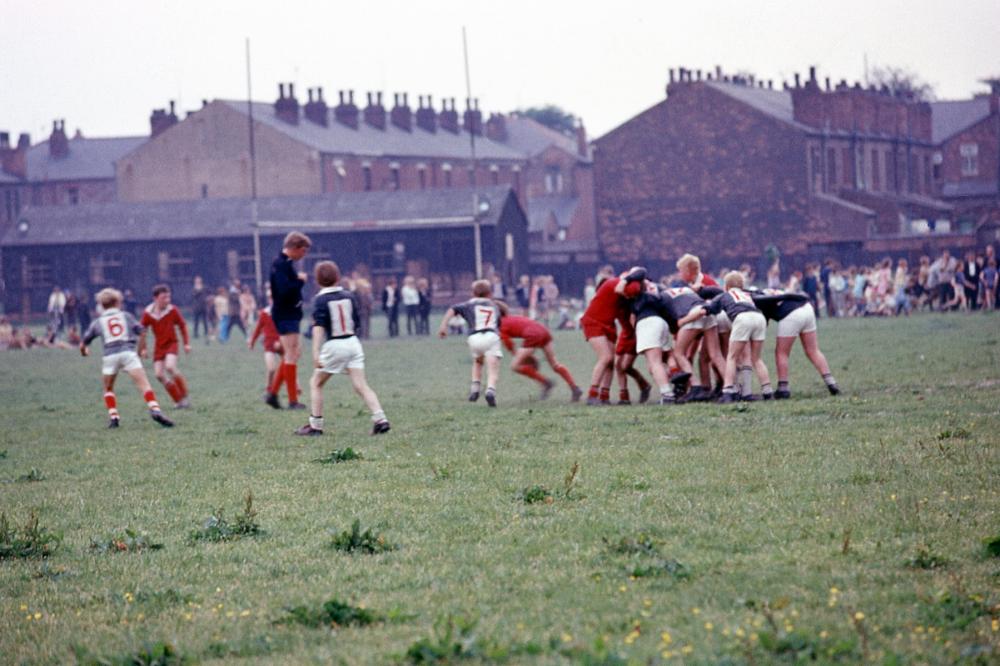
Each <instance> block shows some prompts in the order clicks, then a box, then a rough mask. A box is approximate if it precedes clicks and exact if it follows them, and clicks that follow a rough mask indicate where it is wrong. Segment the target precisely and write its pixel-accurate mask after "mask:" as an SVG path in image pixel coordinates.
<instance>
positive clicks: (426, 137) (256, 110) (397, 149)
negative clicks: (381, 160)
mask: <svg viewBox="0 0 1000 666" xmlns="http://www.w3.org/2000/svg"><path fill="white" fill-rule="evenodd" d="M219 101H221V103H223V104H225V105H227V106H228V107H229V108H231V109H233V110H234V111H237V112H239V113H241V114H243V115H246V113H247V103H246V102H245V101H243V102H240V101H232V100H219ZM388 113H389V111H388V110H386V127H385V129H384V130H379V129H375V128H374V127H372V126H370V125H368V124H367V123H365V122H364V110H363V109H360V110H359V111H358V115H359V120H358V129H352V128H350V127H348V126H346V125H344V124H342V123H339V122H337V120H336V118H335V117H334V111H333V108H330V109H329V110H328V111H327V114H328V116H329V120H328V124H327V127H323V126H322V125H318V124H316V123H314V122H312V121H311V120H309V119H307V118H306V117H305V113H304V112H303V111H302V110H301V109H300V114H301V117H300V119H299V123H298V124H297V125H292V124H290V123H287V122H285V121H284V120H281V119H280V118H278V116H277V114H276V113H275V111H274V105H273V104H270V103H266V102H254V103H253V117H254V120H256V121H258V122H262V123H264V124H265V125H267V126H269V127H272V128H273V129H276V130H278V131H279V132H281V133H283V134H285V135H287V136H289V137H291V138H293V139H295V140H296V141H299V142H300V143H302V144H305V145H307V146H309V147H311V148H313V149H315V150H318V151H320V152H321V153H343V154H348V155H359V156H371V157H443V158H452V159H456V160H458V159H468V158H469V135H468V133H467V132H459V133H458V134H452V133H451V132H447V131H444V130H442V129H440V128H439V129H438V131H437V132H433V133H432V132H428V131H427V130H425V129H422V128H420V127H417V125H416V114H415V113H414V117H413V130H412V131H410V132H407V131H405V130H401V129H399V128H398V127H396V126H395V125H393V124H392V123H391V122H390V121H389V117H388ZM476 159H484V160H489V159H500V160H523V159H524V155H523V154H521V153H519V152H517V151H516V150H514V149H512V148H508V147H507V146H505V145H503V144H501V143H497V142H496V141H491V140H490V139H487V138H486V137H485V136H477V137H476Z"/></svg>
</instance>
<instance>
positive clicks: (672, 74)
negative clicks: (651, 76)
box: [669, 67, 674, 83]
mask: <svg viewBox="0 0 1000 666" xmlns="http://www.w3.org/2000/svg"><path fill="white" fill-rule="evenodd" d="M669 73H670V83H673V82H674V68H673V67H671V68H670V72H669Z"/></svg>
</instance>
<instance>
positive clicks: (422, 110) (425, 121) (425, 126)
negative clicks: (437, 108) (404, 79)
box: [417, 95, 437, 134]
mask: <svg viewBox="0 0 1000 666" xmlns="http://www.w3.org/2000/svg"><path fill="white" fill-rule="evenodd" d="M417 127H419V128H420V129H422V130H424V131H426V132H430V133H431V134H434V133H436V132H437V114H436V113H435V112H434V101H433V100H432V99H431V96H430V95H427V102H426V103H425V102H424V97H423V96H421V97H420V107H419V108H418V109H417Z"/></svg>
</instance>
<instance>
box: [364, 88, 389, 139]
mask: <svg viewBox="0 0 1000 666" xmlns="http://www.w3.org/2000/svg"><path fill="white" fill-rule="evenodd" d="M364 113H365V124H366V125H368V126H369V127H373V128H375V129H377V130H385V107H384V106H382V93H373V92H370V93H368V106H366V107H365V112H364Z"/></svg>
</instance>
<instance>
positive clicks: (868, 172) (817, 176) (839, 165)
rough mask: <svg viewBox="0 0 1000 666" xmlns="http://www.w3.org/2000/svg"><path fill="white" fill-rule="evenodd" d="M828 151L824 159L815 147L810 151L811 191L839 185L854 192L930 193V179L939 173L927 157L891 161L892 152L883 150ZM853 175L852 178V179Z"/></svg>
mask: <svg viewBox="0 0 1000 666" xmlns="http://www.w3.org/2000/svg"><path fill="white" fill-rule="evenodd" d="M851 153H852V150H851V149H850V148H846V147H845V148H841V149H839V150H838V149H837V148H827V150H826V154H825V156H823V155H822V154H821V153H820V149H819V148H818V147H813V148H812V149H811V151H810V164H809V166H810V171H811V174H812V186H813V191H814V192H827V191H831V190H835V189H836V188H837V187H839V186H846V187H850V188H853V189H857V190H870V191H873V192H879V191H912V192H921V193H924V194H930V193H931V177H932V174H933V175H934V176H935V177H936V176H938V175H940V174H939V169H937V168H933V169H932V166H931V158H930V156H929V155H916V154H911V155H909V156H908V157H909V163H908V164H907V158H906V156H901V162H902V163H900V160H896V159H894V152H893V151H892V150H885V149H882V148H871V149H865V148H864V147H863V146H857V147H856V148H855V149H854V151H853V153H854V154H853V156H852V154H851ZM852 175H853V179H852V177H851V176H852Z"/></svg>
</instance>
